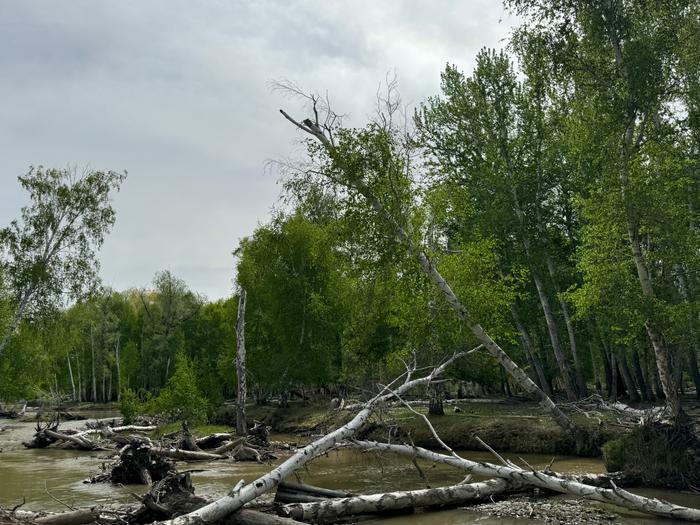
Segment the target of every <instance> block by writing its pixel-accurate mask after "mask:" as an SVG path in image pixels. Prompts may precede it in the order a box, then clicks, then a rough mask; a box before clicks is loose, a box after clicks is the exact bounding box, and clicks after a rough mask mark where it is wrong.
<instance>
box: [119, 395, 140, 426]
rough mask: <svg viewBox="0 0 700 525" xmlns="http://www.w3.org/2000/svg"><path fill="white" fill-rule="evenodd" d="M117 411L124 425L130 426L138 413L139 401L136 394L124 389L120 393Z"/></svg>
mask: <svg viewBox="0 0 700 525" xmlns="http://www.w3.org/2000/svg"><path fill="white" fill-rule="evenodd" d="M119 411H120V412H121V414H122V417H123V418H124V424H125V425H130V424H131V423H133V422H134V419H135V418H136V416H137V415H138V414H139V412H140V401H139V398H138V396H137V395H136V392H134V391H133V390H132V389H130V388H125V389H124V390H122V392H121V398H120V400H119Z"/></svg>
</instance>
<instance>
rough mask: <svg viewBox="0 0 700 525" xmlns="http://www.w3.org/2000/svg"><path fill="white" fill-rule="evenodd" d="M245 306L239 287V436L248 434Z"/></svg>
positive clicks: (237, 359) (242, 292)
mask: <svg viewBox="0 0 700 525" xmlns="http://www.w3.org/2000/svg"><path fill="white" fill-rule="evenodd" d="M245 305H246V291H245V288H243V287H241V291H240V295H239V296H238V315H237V319H236V376H237V379H238V391H237V396H238V397H237V399H236V432H237V433H238V435H239V436H245V435H247V434H248V422H247V421H246V414H245V404H246V394H247V386H246V366H245Z"/></svg>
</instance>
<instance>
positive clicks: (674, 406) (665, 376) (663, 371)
mask: <svg viewBox="0 0 700 525" xmlns="http://www.w3.org/2000/svg"><path fill="white" fill-rule="evenodd" d="M629 239H630V247H631V249H632V258H633V259H634V265H635V267H636V268H637V276H638V277H639V284H640V286H641V288H642V293H643V294H644V296H645V297H647V298H649V299H653V298H654V297H655V295H654V290H653V288H652V284H651V278H650V276H649V270H648V268H647V264H646V260H645V259H644V254H643V253H642V248H641V244H640V241H639V232H638V231H637V229H636V227H634V226H633V225H632V224H630V225H629ZM644 327H645V328H646V331H647V335H648V336H649V340H650V341H651V345H652V347H653V348H654V354H655V356H656V367H657V368H658V370H659V379H660V380H661V387H662V388H663V391H664V395H665V396H666V406H667V407H668V410H669V412H670V414H671V417H672V418H673V419H674V420H678V419H679V418H680V417H681V416H682V413H683V409H682V408H681V400H680V397H679V396H678V388H677V387H678V385H677V384H676V381H675V377H674V376H673V368H672V366H671V356H670V354H669V351H668V347H667V346H666V343H665V342H664V340H663V336H662V334H661V331H660V330H659V328H658V327H657V326H656V322H655V321H654V320H653V319H651V318H648V319H647V320H646V321H645V322H644Z"/></svg>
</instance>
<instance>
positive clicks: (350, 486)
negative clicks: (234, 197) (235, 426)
mask: <svg viewBox="0 0 700 525" xmlns="http://www.w3.org/2000/svg"><path fill="white" fill-rule="evenodd" d="M104 415H105V414H102V416H101V417H104ZM83 423H84V422H81V421H75V422H69V423H66V424H64V427H65V428H80V427H82V426H83ZM2 426H5V427H10V428H9V429H7V430H5V431H4V432H0V450H2V452H0V506H2V507H13V506H15V505H17V504H18V503H21V502H22V500H23V498H25V499H26V502H27V503H26V504H25V505H24V507H23V508H25V509H27V510H55V511H57V510H63V509H65V506H64V505H63V504H61V503H60V502H58V501H56V500H61V501H63V502H65V503H67V504H69V505H71V506H80V505H88V504H96V503H110V502H119V503H122V502H133V501H134V496H133V495H132V494H134V493H135V494H140V493H143V492H144V487H143V486H138V485H131V486H120V485H111V484H106V483H99V484H86V483H83V480H84V479H85V478H87V477H89V476H91V475H94V474H97V473H99V472H100V468H101V466H102V465H103V464H105V463H107V462H108V461H109V459H110V453H109V452H95V453H86V452H78V451H70V450H60V449H38V450H37V449H35V450H27V449H24V448H23V447H22V446H21V441H22V440H24V439H28V438H30V437H31V436H32V434H33V432H34V425H33V424H32V423H16V422H11V421H7V420H0V427H2ZM282 438H283V439H284V437H282ZM286 438H288V439H289V436H287V437H286ZM291 439H292V440H293V439H294V438H291ZM462 455H463V456H464V457H466V458H469V459H474V460H477V461H493V457H492V456H490V455H489V454H487V453H481V452H464V453H462ZM506 456H507V457H509V458H510V459H512V460H513V461H516V462H520V460H519V459H518V457H519V456H520V457H522V458H523V459H524V460H525V461H527V462H528V463H529V464H530V465H532V466H534V467H536V468H543V467H544V466H546V465H547V464H548V463H549V462H550V460H551V459H552V458H551V456H542V455H535V454H526V455H522V454H521V455H517V454H516V455H510V456H508V455H506ZM279 461H281V459H280V460H279ZM279 461H278V462H279ZM278 462H277V463H278ZM419 465H420V466H421V469H422V471H423V472H424V474H425V476H426V478H427V481H428V484H430V485H431V486H440V485H447V484H451V483H456V482H459V481H461V480H462V479H463V478H464V475H463V473H461V472H458V471H456V470H455V469H453V468H450V467H448V466H446V465H433V464H431V463H420V464H419ZM178 467H179V469H180V470H181V471H184V470H188V469H189V470H191V471H192V479H193V483H194V486H195V487H196V491H197V493H198V494H206V495H207V496H208V497H217V496H221V495H223V494H225V493H226V492H227V491H228V490H230V488H231V487H232V486H233V485H235V484H236V483H237V482H238V481H239V480H240V479H244V480H246V481H252V480H253V479H255V478H257V477H258V476H260V475H262V474H264V473H265V472H267V471H269V469H270V465H260V464H257V463H235V462H224V461H216V462H208V463H190V464H180V465H179V466H178ZM554 469H555V470H557V471H559V472H568V473H583V472H603V471H604V468H603V464H602V462H601V461H600V460H599V459H591V458H573V457H562V458H557V460H556V462H555V463H554ZM300 475H301V477H302V479H303V481H304V482H306V483H311V484H314V485H319V486H323V487H327V488H337V489H347V490H352V491H362V492H365V493H371V492H384V491H388V490H398V489H415V488H423V487H425V485H426V483H425V482H424V481H422V480H421V479H420V477H419V475H418V472H417V470H416V468H415V467H414V466H413V465H411V464H410V463H409V462H407V461H406V460H405V458H400V457H395V456H379V455H376V454H367V453H362V452H359V451H355V450H340V451H334V452H331V453H329V454H327V455H325V456H323V457H321V458H318V459H317V460H315V461H314V462H313V463H311V464H310V465H309V467H308V468H307V469H306V470H304V471H302V472H301V473H300ZM639 492H640V493H644V494H645V495H653V496H656V497H661V498H664V499H667V500H671V501H673V502H675V503H679V504H683V505H687V506H693V507H698V508H700V496H694V495H688V494H680V493H677V492H673V491H651V490H640V491H639ZM366 523H376V524H382V525H389V524H399V523H402V524H403V523H405V524H409V525H411V524H419V523H420V524H427V525H457V524H460V525H461V524H467V523H478V524H479V525H496V524H498V525H515V524H523V523H530V524H534V523H539V522H537V521H534V520H517V519H512V518H490V517H488V516H484V515H481V514H478V513H476V512H473V511H468V510H460V509H457V510H449V511H443V512H430V513H424V514H415V515H407V516H401V517H398V518H391V519H382V520H377V521H371V522H366ZM620 523H624V524H633V523H643V524H645V525H651V524H668V523H672V521H670V520H662V519H658V518H644V517H642V516H634V515H632V514H629V515H626V516H623V518H622V519H621V520H620Z"/></svg>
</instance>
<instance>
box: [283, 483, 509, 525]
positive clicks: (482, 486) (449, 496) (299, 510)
mask: <svg viewBox="0 0 700 525" xmlns="http://www.w3.org/2000/svg"><path fill="white" fill-rule="evenodd" d="M516 485H519V484H513V483H509V482H507V481H505V480H502V479H490V480H488V481H482V482H479V483H467V484H464V485H452V486H449V487H438V488H430V489H422V490H405V491H398V492H387V493H384V494H363V495H360V496H351V497H346V498H332V499H323V500H322V501H314V502H308V503H289V504H287V505H284V506H283V507H282V514H283V515H284V516H287V517H290V518H293V519H295V520H300V521H309V522H313V523H338V522H339V521H340V520H341V519H347V518H348V517H351V516H357V515H360V514H376V513H381V512H392V511H397V510H402V509H410V508H420V507H429V506H433V505H452V506H454V505H464V504H465V503H468V502H470V501H476V500H484V499H489V498H491V497H493V496H495V495H497V494H500V493H502V492H505V491H506V490H507V489H508V488H510V487H512V486H516Z"/></svg>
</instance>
